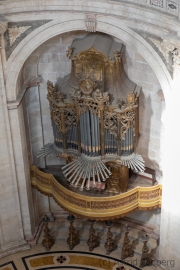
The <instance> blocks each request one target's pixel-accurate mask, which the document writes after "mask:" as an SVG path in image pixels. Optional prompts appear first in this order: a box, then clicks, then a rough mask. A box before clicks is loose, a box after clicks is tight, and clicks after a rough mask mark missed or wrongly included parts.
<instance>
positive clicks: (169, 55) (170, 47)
mask: <svg viewBox="0 0 180 270" xmlns="http://www.w3.org/2000/svg"><path fill="white" fill-rule="evenodd" d="M149 39H150V40H151V41H152V42H153V43H154V45H155V46H156V47H157V48H158V50H159V51H160V52H161V53H162V54H163V56H164V58H165V60H166V62H167V63H168V64H169V63H170V61H171V59H172V60H173V64H172V67H173V68H174V69H175V68H180V41H177V40H167V39H163V40H158V39H154V38H149ZM171 62H172V61H171Z"/></svg>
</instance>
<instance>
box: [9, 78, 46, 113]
mask: <svg viewBox="0 0 180 270" xmlns="http://www.w3.org/2000/svg"><path fill="white" fill-rule="evenodd" d="M41 82H42V78H41V77H38V78H33V79H31V80H30V81H28V82H27V83H26V84H25V85H24V86H23V88H22V90H21V91H20V92H19V95H18V97H17V99H16V100H13V101H9V102H8V103H7V107H8V110H13V109H17V107H18V106H19V105H20V103H21V101H22V99H23V96H24V94H25V93H26V90H28V89H29V88H30V87H33V86H37V85H38V84H39V83H41Z"/></svg>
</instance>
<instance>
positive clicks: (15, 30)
mask: <svg viewBox="0 0 180 270" xmlns="http://www.w3.org/2000/svg"><path fill="white" fill-rule="evenodd" d="M30 27H31V26H20V27H12V28H8V32H9V43H10V47H11V46H12V45H13V43H14V42H15V41H16V39H17V38H18V37H20V36H21V34H22V33H24V32H25V31H27V30H28V29H29V28H30Z"/></svg>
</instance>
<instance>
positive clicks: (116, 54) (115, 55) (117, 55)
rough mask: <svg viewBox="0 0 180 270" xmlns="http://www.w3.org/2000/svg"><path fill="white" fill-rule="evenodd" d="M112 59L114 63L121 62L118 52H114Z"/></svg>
mask: <svg viewBox="0 0 180 270" xmlns="http://www.w3.org/2000/svg"><path fill="white" fill-rule="evenodd" d="M114 57H115V60H116V63H118V62H121V54H120V52H118V51H114Z"/></svg>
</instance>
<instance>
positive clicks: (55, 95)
mask: <svg viewBox="0 0 180 270" xmlns="http://www.w3.org/2000/svg"><path fill="white" fill-rule="evenodd" d="M47 90H48V94H47V98H48V99H53V100H55V101H56V102H57V103H60V102H62V103H63V102H64V99H65V94H63V93H61V91H58V90H57V89H55V87H54V85H53V83H52V82H50V81H47Z"/></svg>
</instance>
